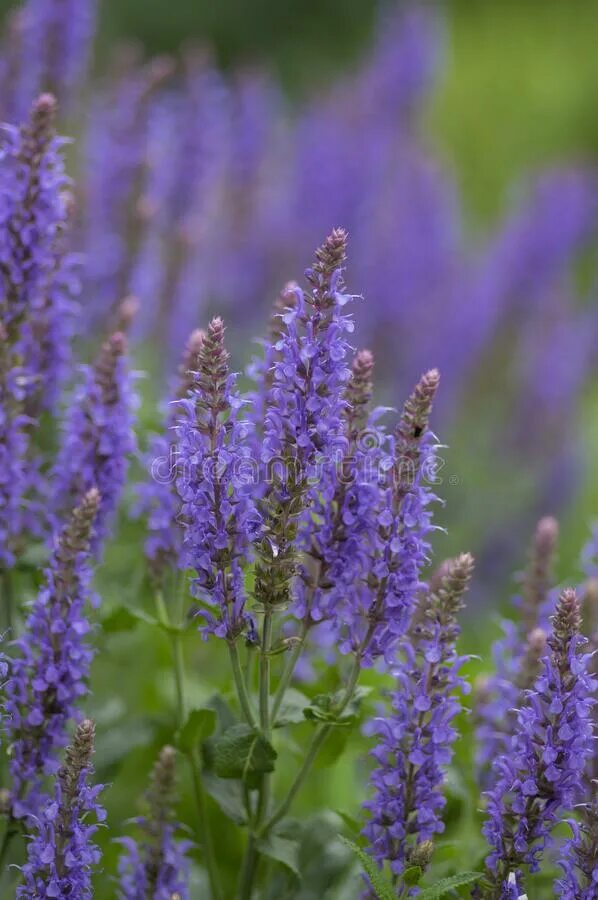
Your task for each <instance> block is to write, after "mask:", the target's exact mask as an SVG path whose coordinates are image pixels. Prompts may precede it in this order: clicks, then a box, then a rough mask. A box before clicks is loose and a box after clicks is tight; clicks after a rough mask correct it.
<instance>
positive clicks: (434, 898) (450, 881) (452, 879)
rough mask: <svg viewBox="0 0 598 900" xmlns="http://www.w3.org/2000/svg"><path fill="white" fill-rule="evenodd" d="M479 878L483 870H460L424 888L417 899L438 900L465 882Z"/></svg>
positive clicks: (469, 882)
mask: <svg viewBox="0 0 598 900" xmlns="http://www.w3.org/2000/svg"><path fill="white" fill-rule="evenodd" d="M480 878H483V872H461V873H460V874H459V875H449V877H448V878H442V879H441V880H440V881H437V882H436V884H433V885H431V887H427V888H424V889H423V890H422V891H421V893H420V894H419V895H418V897H419V900H440V898H441V897H444V895H445V894H447V893H448V892H449V891H452V890H454V889H455V888H459V887H463V886H464V885H466V884H473V883H474V881H479V879H480Z"/></svg>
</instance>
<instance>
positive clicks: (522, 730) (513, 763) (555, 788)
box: [483, 589, 596, 900]
mask: <svg viewBox="0 0 598 900" xmlns="http://www.w3.org/2000/svg"><path fill="white" fill-rule="evenodd" d="M580 624H581V619H580V614H579V603H578V600H577V597H576V595H575V591H573V590H571V589H566V590H564V591H563V593H562V594H561V596H560V598H559V601H558V604H557V608H556V612H555V615H554V621H553V630H552V635H551V637H550V638H549V641H548V647H549V652H548V653H547V655H546V656H545V657H544V659H543V660H542V671H541V674H540V675H539V676H538V678H537V680H536V682H535V684H534V687H533V689H532V690H530V691H528V692H526V702H525V705H523V706H522V708H521V709H520V710H519V711H518V714H517V722H518V728H517V731H516V733H515V735H514V737H513V738H512V740H511V743H510V746H509V748H508V751H507V753H506V754H504V755H503V756H500V757H498V759H497V760H495V763H494V766H493V774H494V777H495V779H496V780H495V783H494V785H493V787H492V789H491V790H490V792H489V794H488V820H487V821H486V823H485V825H484V828H483V831H484V834H485V836H486V838H487V840H488V843H489V844H490V848H491V853H490V855H489V856H488V857H487V860H486V863H487V868H488V878H489V881H490V884H491V888H490V889H489V891H490V892H489V893H487V894H485V895H484V896H486V897H488V900H493V898H497V900H498V898H500V900H502V898H503V896H504V894H503V889H502V887H501V885H502V884H503V882H504V881H505V878H506V877H507V874H508V873H510V872H515V873H520V872H521V870H522V868H523V867H524V866H528V867H529V869H530V871H532V872H535V871H537V870H538V868H539V862H540V859H541V857H542V854H543V851H544V849H545V847H546V845H547V843H548V842H549V840H550V832H551V829H552V827H553V826H554V825H555V824H556V822H558V821H559V819H560V818H561V817H562V815H563V813H564V812H566V811H568V810H571V809H572V808H573V807H574V806H575V804H576V803H577V802H578V801H579V800H580V799H582V797H583V778H584V770H585V766H586V763H587V761H588V759H589V757H590V755H591V753H592V752H593V746H592V727H591V722H590V717H591V709H592V703H593V701H592V694H593V692H594V691H595V689H596V680H595V679H594V678H592V676H590V675H589V674H588V672H587V669H588V664H589V654H587V653H583V652H582V646H583V644H584V643H585V641H584V639H583V638H582V637H581V636H580V633H579V629H580Z"/></svg>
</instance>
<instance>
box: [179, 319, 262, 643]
mask: <svg viewBox="0 0 598 900" xmlns="http://www.w3.org/2000/svg"><path fill="white" fill-rule="evenodd" d="M228 359H229V356H228V353H227V351H226V349H225V346H224V325H223V323H222V320H221V319H219V318H216V319H212V321H211V322H210V324H209V326H208V330H207V333H206V335H205V337H204V339H203V341H202V343H201V347H200V351H199V354H198V359H197V373H196V377H195V382H194V384H193V387H192V389H191V391H190V392H189V394H188V396H187V398H186V399H184V400H180V401H179V403H178V408H179V411H180V413H179V416H178V417H177V424H176V426H175V429H174V431H175V434H176V439H177V470H178V475H177V481H176V486H177V490H178V493H179V496H180V498H181V501H182V506H181V512H180V520H181V522H182V524H183V531H184V539H183V552H182V558H181V562H182V566H183V567H185V568H186V567H192V568H193V569H195V571H196V578H195V580H194V582H193V590H194V593H195V594H196V595H197V597H198V598H199V599H201V600H202V601H204V603H207V604H209V606H210V609H211V610H213V613H212V612H206V613H202V615H204V616H205V618H206V620H207V626H206V629H205V631H207V632H213V633H215V634H217V635H218V636H219V637H225V638H226V639H227V640H235V638H237V637H238V636H239V635H240V634H242V633H244V632H247V633H249V634H252V633H253V622H252V619H251V617H250V616H249V615H248V613H247V612H246V611H245V601H246V593H245V585H244V574H243V563H244V562H245V561H246V560H247V557H248V554H249V544H250V540H251V538H252V536H253V535H254V533H255V529H256V527H257V514H256V510H255V505H254V503H253V500H252V498H251V491H252V489H253V488H254V483H255V478H256V472H255V466H254V465H252V464H251V462H252V461H251V443H250V440H249V433H250V426H249V423H247V422H243V421H241V420H240V418H239V411H240V410H241V408H242V406H243V400H242V399H241V397H240V395H239V394H238V393H237V391H236V390H235V376H234V375H232V374H231V373H230V371H229V366H228Z"/></svg>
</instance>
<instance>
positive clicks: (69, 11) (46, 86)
mask: <svg viewBox="0 0 598 900" xmlns="http://www.w3.org/2000/svg"><path fill="white" fill-rule="evenodd" d="M96 7H97V0H27V2H26V3H25V4H24V6H23V8H22V10H21V12H20V22H19V31H20V39H21V42H22V43H21V65H20V71H19V80H18V85H17V96H16V108H17V110H18V113H19V114H20V115H22V114H23V111H24V110H26V109H27V106H28V105H29V104H30V103H31V101H32V100H33V98H34V96H35V94H37V93H38V92H39V91H41V90H44V91H47V90H50V91H52V92H53V93H54V94H56V96H57V97H58V100H59V102H60V104H61V106H63V107H64V109H65V111H66V112H67V113H70V112H72V111H73V107H74V106H75V105H76V101H77V98H78V97H80V96H81V84H82V81H83V80H84V78H85V75H86V72H87V66H88V61H89V56H90V49H91V43H92V39H93V36H94V29H95V24H96Z"/></svg>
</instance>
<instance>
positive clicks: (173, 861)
mask: <svg viewBox="0 0 598 900" xmlns="http://www.w3.org/2000/svg"><path fill="white" fill-rule="evenodd" d="M175 755H176V754H175V750H174V749H173V748H172V747H164V748H163V749H162V751H161V753H160V756H159V757H158V760H157V762H156V765H155V766H154V771H153V773H152V778H151V783H150V788H149V791H148V793H147V796H146V806H147V809H146V811H145V813H144V815H142V816H140V817H138V818H137V819H136V820H135V822H136V823H137V825H138V827H139V829H140V830H141V832H142V838H141V840H140V841H136V840H134V839H133V838H129V837H126V838H121V839H120V841H119V843H120V844H121V845H122V846H123V848H124V852H123V854H122V855H121V857H120V860H119V865H118V873H119V879H120V881H119V891H118V896H119V898H120V900H146V898H147V897H152V898H154V900H172V898H173V897H175V896H176V897H178V898H180V900H188V898H189V884H188V882H189V860H188V859H187V858H186V854H187V851H188V850H189V849H190V848H191V846H192V844H191V841H189V840H177V839H176V832H177V828H178V826H177V825H176V823H175V822H174V809H173V808H174V803H175Z"/></svg>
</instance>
